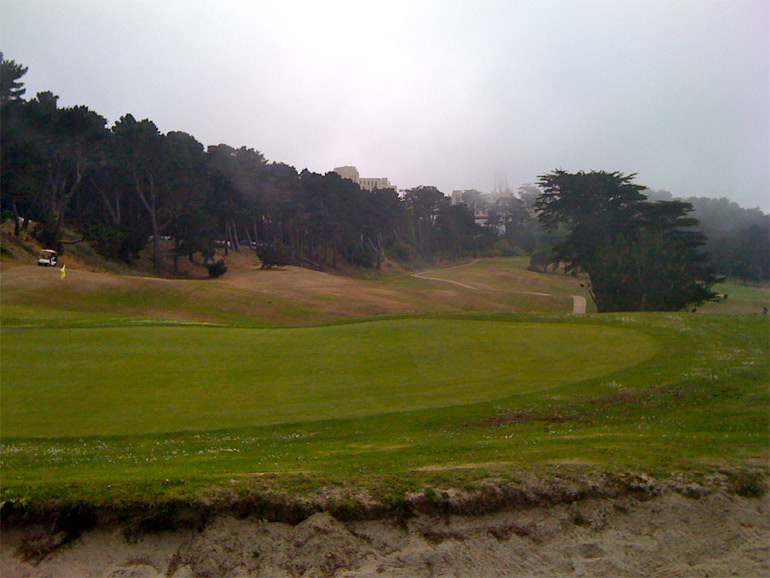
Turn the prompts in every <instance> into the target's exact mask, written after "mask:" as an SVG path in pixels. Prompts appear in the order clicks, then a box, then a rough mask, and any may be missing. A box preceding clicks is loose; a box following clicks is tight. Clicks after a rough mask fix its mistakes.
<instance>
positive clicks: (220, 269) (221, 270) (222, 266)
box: [206, 259, 227, 278]
mask: <svg viewBox="0 0 770 578" xmlns="http://www.w3.org/2000/svg"><path fill="white" fill-rule="evenodd" d="M206 268H207V269H208V270H209V277H211V278H214V277H221V276H222V275H224V274H225V273H227V263H225V260H224V259H220V260H219V261H215V262H213V263H209V264H208V265H206Z"/></svg>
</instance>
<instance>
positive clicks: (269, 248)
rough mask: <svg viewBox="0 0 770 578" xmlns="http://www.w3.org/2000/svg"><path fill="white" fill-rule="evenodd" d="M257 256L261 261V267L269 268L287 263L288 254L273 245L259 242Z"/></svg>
mask: <svg viewBox="0 0 770 578" xmlns="http://www.w3.org/2000/svg"><path fill="white" fill-rule="evenodd" d="M257 257H259V260H260V261H262V267H260V268H261V269H271V268H272V267H282V266H283V265H288V264H289V261H290V259H289V255H288V254H287V253H286V251H284V250H283V249H281V248H280V247H276V246H275V245H268V244H260V245H257Z"/></svg>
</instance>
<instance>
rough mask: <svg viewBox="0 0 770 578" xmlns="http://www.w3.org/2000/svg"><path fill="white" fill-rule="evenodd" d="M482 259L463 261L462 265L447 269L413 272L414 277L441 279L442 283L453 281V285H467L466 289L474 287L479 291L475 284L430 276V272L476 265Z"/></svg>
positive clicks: (432, 279) (431, 279)
mask: <svg viewBox="0 0 770 578" xmlns="http://www.w3.org/2000/svg"><path fill="white" fill-rule="evenodd" d="M479 261H481V259H476V260H474V261H471V262H470V263H463V264H462V265H455V266H453V267H447V268H446V269H434V270H433V271H423V272H422V273H412V275H411V276H412V277H417V278H418V279H427V280H428V281H441V282H442V283H451V284H452V285H459V286H460V287H465V288H466V289H473V290H474V291H478V289H479V288H478V287H474V286H473V285H466V284H465V283H460V282H459V281H450V280H449V279H440V278H438V277H428V275H427V274H428V273H433V272H435V271H446V270H447V269H458V268H459V267H469V266H470V265H475V264H476V263H478V262H479Z"/></svg>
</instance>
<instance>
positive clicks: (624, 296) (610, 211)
mask: <svg viewBox="0 0 770 578" xmlns="http://www.w3.org/2000/svg"><path fill="white" fill-rule="evenodd" d="M634 178H635V175H624V174H622V173H618V172H614V173H608V172H604V171H598V172H597V171H594V172H590V173H585V172H578V173H574V174H571V173H567V172H565V171H562V170H557V171H554V172H552V173H549V174H546V175H542V176H541V177H540V180H539V185H540V186H541V187H542V189H543V193H542V194H541V195H540V197H539V198H538V200H537V202H536V209H537V211H538V218H539V220H540V222H541V223H542V224H543V225H544V226H545V227H546V228H547V229H548V230H555V229H561V230H563V232H564V238H563V240H562V241H561V242H559V243H557V244H556V246H555V247H554V248H553V251H554V254H555V258H556V259H557V260H558V261H560V262H562V263H564V266H565V269H566V271H568V272H575V273H585V274H586V275H587V276H588V278H589V283H590V285H589V288H590V291H591V295H592V297H593V299H594V302H595V303H596V307H597V309H598V310H599V311H600V312H606V311H676V310H680V309H684V308H686V307H691V306H698V305H701V304H703V303H704V302H706V301H709V300H713V299H715V298H716V297H717V294H716V293H715V292H713V291H712V290H711V287H712V285H713V284H714V283H715V282H717V280H718V279H717V277H716V276H715V274H714V272H713V271H712V269H711V268H710V267H709V265H708V262H707V257H706V256H705V254H704V253H703V252H701V251H700V249H701V247H702V246H703V245H704V244H705V242H706V237H705V236H704V235H703V234H702V233H700V232H698V231H696V230H694V227H695V226H696V225H697V224H698V221H697V220H696V219H693V218H691V217H689V216H688V214H689V213H690V212H691V211H692V205H691V204H690V203H687V202H684V201H659V202H650V201H648V200H647V197H646V196H645V195H644V194H643V193H642V192H641V191H642V190H644V189H645V187H643V186H641V185H638V184H635V183H633V180H634Z"/></svg>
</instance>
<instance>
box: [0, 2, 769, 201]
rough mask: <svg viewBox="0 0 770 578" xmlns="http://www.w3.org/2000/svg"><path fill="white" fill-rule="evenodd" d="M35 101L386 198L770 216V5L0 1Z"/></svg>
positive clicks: (12, 53) (6, 36) (8, 41)
mask: <svg viewBox="0 0 770 578" xmlns="http://www.w3.org/2000/svg"><path fill="white" fill-rule="evenodd" d="M0 23H1V25H2V29H3V40H2V45H1V46H0V50H2V51H3V52H4V55H5V58H7V59H9V60H15V61H16V62H19V63H21V64H23V65H24V66H27V67H28V68H29V72H28V73H27V75H26V76H25V77H24V78H23V81H24V83H25V86H26V88H27V93H26V95H25V98H32V97H34V96H35V94H36V93H37V92H39V91H45V90H50V91H51V92H53V93H54V94H57V95H58V96H59V97H60V100H59V102H60V105H61V106H74V105H85V106H88V107H89V108H90V109H92V110H94V111H95V112H97V113H99V114H101V115H103V116H104V117H105V118H107V120H108V122H109V123H110V125H111V124H112V123H114V122H115V121H116V120H117V119H118V118H120V117H121V116H123V115H125V114H129V113H130V114H132V115H134V116H135V117H136V118H137V119H143V118H149V119H150V120H152V121H153V122H155V123H156V124H157V126H158V128H159V129H160V130H161V131H162V132H164V133H166V132H169V131H174V130H180V131H184V132H187V133H189V134H191V135H192V136H194V137H195V138H197V139H198V140H199V141H201V142H202V143H203V144H204V145H206V146H210V145H216V144H220V143H224V144H228V145H231V146H233V147H240V146H246V147H250V148H254V149H257V150H259V151H260V152H262V153H263V154H264V155H265V157H266V158H267V159H268V160H270V161H276V162H285V163H287V164H290V165H292V166H294V167H296V168H297V169H298V170H302V169H304V168H307V169H309V170H311V171H314V172H319V173H326V172H328V171H331V170H332V169H333V168H334V167H337V166H344V165H354V166H356V167H357V168H358V171H359V173H360V174H361V176H362V177H387V178H389V179H390V182H391V183H393V184H394V185H396V186H398V187H399V188H402V189H403V188H412V187H416V186H420V185H432V186H436V187H438V188H439V189H440V190H441V191H442V192H444V193H446V194H451V192H452V190H455V189H477V190H480V191H482V192H490V191H492V189H493V188H494V186H495V183H496V181H499V180H500V179H505V181H506V182H507V184H508V186H509V187H510V188H511V189H514V190H515V189H516V188H517V187H519V186H520V185H522V184H524V183H532V182H535V181H536V179H537V177H538V175H540V174H544V173H547V172H550V171H552V170H554V169H559V168H560V169H564V170H567V171H570V172H574V171H579V170H585V171H591V170H606V171H620V172H623V173H627V174H628V173H636V174H637V178H636V182H637V183H639V184H642V185H645V186H647V187H649V188H650V189H653V190H666V191H670V192H671V193H672V194H673V195H674V196H676V197H690V196H698V197H700V196H705V197H714V198H719V197H727V198H729V199H731V200H733V201H735V202H736V203H738V204H739V205H741V206H743V207H746V208H754V207H759V208H761V209H762V210H763V211H764V212H770V4H769V3H768V2H766V1H763V0H760V1H751V0H732V1H729V2H724V1H716V2H712V1H698V0H694V1H684V0H674V1H656V0H651V1H635V0H630V1H627V2H611V1H599V0H572V1H567V0H561V1H545V2H542V1H538V2H534V1H510V2H506V1H478V0H477V1H474V2H463V1H455V2H450V1H441V0H436V1H426V2H408V1H404V2H399V1H392V2H326V3H316V2H292V1H286V2H282V3H280V4H277V3H266V2H236V1H229V2H228V1H223V2H206V1H204V0H201V1H188V2H183V1H178V0H164V2H145V1H131V2H128V1H123V0H111V1H103V2H100V1H95V0H94V1H91V0H62V1H58V2H51V1H43V0H22V1H19V0H3V2H2V4H0Z"/></svg>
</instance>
